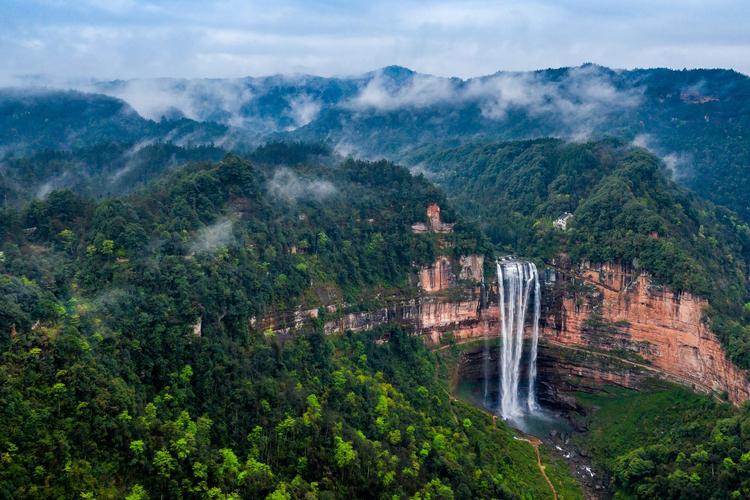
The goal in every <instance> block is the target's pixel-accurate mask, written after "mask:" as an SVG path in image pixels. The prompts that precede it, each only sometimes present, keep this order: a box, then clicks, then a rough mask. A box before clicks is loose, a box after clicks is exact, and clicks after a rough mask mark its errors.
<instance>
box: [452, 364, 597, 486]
mask: <svg viewBox="0 0 750 500" xmlns="http://www.w3.org/2000/svg"><path fill="white" fill-rule="evenodd" d="M455 391H456V396H457V397H458V398H459V399H461V400H463V401H466V402H467V403H470V404H472V405H474V406H477V407H479V408H484V409H485V410H487V411H488V412H490V413H492V414H494V415H497V416H498V418H499V419H502V416H501V412H500V408H499V405H498V401H499V398H498V396H499V394H497V392H495V393H491V394H490V395H489V400H490V401H494V404H490V405H485V404H484V401H485V397H486V396H485V393H484V384H483V383H482V381H479V380H474V381H471V380H466V379H463V378H462V379H461V380H460V381H459V383H458V386H457V387H456V388H455ZM503 421H504V422H505V424H506V425H508V426H509V427H511V428H512V429H515V430H517V431H519V432H521V433H523V434H525V435H529V436H533V437H536V438H538V439H539V440H540V441H542V443H543V444H544V445H545V446H546V447H547V448H548V449H549V450H551V451H552V453H553V454H555V455H556V456H558V457H560V458H563V459H564V460H565V461H566V462H567V463H568V465H569V467H570V470H571V473H572V474H573V475H574V477H575V478H576V479H577V480H578V482H579V483H580V484H581V486H582V487H583V489H584V491H585V494H586V498H587V499H606V498H610V495H609V494H608V492H607V489H606V486H605V481H604V478H603V477H600V476H599V475H598V474H597V473H596V472H595V471H594V470H593V469H592V466H591V462H590V460H589V459H588V457H587V456H586V455H585V453H583V452H582V450H580V449H578V448H577V447H576V446H574V445H573V444H572V442H571V437H572V436H573V434H574V433H575V432H576V430H575V429H574V427H573V426H572V425H571V424H570V422H569V421H568V420H567V418H566V416H565V415H564V414H563V413H560V412H558V411H556V410H553V409H549V408H545V407H544V406H539V407H537V409H536V410H535V411H533V412H523V413H521V414H520V415H517V416H514V417H512V418H507V419H503Z"/></svg>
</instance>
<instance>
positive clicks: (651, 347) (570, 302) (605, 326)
mask: <svg viewBox="0 0 750 500" xmlns="http://www.w3.org/2000/svg"><path fill="white" fill-rule="evenodd" d="M547 288H548V290H551V291H552V294H551V296H550V300H548V301H547V309H546V311H545V313H546V314H545V318H544V321H543V325H542V327H543V335H544V338H545V339H546V340H547V341H548V342H550V343H555V344H558V345H561V346H573V347H579V348H585V349H589V350H592V351H600V352H607V353H610V354H615V355H617V356H619V357H621V358H623V359H625V360H630V361H633V362H634V363H635V364H642V365H645V366H649V367H653V368H655V369H656V370H658V371H660V372H661V373H663V374H664V375H665V376H666V377H667V378H670V379H672V380H675V381H678V382H681V383H683V384H685V385H687V386H689V387H692V388H693V389H695V390H698V391H701V392H706V393H716V394H721V393H723V392H726V396H727V398H728V399H729V400H730V401H732V402H733V403H735V404H738V403H741V402H743V401H745V400H747V399H750V383H748V375H747V373H746V372H745V371H744V370H740V369H739V368H737V367H736V366H735V365H734V364H732V363H731V362H730V361H729V360H728V359H727V357H726V355H725V353H724V350H723V348H722V346H721V344H720V343H719V340H718V339H717V338H716V335H715V334H714V333H713V332H712V331H711V330H710V328H709V326H708V325H707V323H706V320H705V317H704V311H705V308H706V307H707V306H708V303H707V302H706V301H705V300H704V299H702V298H700V297H695V296H693V295H690V294H688V293H677V292H674V291H672V290H670V289H669V288H667V287H661V286H656V285H654V284H653V282H652V280H651V278H650V277H649V276H648V275H647V274H645V273H639V272H637V271H635V270H632V269H628V268H626V267H624V266H621V265H612V264H606V265H601V266H595V267H593V266H588V265H584V266H581V267H579V268H577V269H571V268H567V269H566V268H557V269H556V271H555V273H554V281H553V282H552V283H549V284H548V287H547ZM622 383H623V385H632V384H629V383H627V382H624V381H623V382H622Z"/></svg>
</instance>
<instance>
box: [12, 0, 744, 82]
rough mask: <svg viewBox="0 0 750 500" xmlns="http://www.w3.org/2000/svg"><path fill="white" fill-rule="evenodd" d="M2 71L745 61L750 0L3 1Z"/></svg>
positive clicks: (473, 71)
mask: <svg viewBox="0 0 750 500" xmlns="http://www.w3.org/2000/svg"><path fill="white" fill-rule="evenodd" d="M0 54H2V56H3V57H2V59H3V63H2V65H0V83H8V82H13V81H15V79H16V77H18V76H26V75H45V76H49V77H52V78H79V77H80V78H85V77H93V78H98V79H114V78H135V77H159V76H173V77H237V76H245V75H253V76H261V75H268V74H275V73H312V74H319V75H325V76H329V75H351V74H356V73H361V72H364V71H368V70H371V69H374V68H378V67H382V66H386V65H390V64H399V65H403V66H407V67H410V68H412V69H415V70H417V71H420V72H426V73H432V74H437V75H443V76H460V77H470V76H477V75H482V74H488V73H493V72H495V71H497V70H501V69H502V70H527V69H536V68H546V67H558V66H570V65H579V64H581V63H583V62H595V63H599V64H603V65H607V66H612V67H618V68H633V67H651V66H668V67H673V68H683V67H689V68H691V67H722V68H734V69H736V70H738V71H741V72H743V73H746V74H748V73H750V1H749V0H705V1H696V0H619V1H615V0H554V1H552V0H550V1H541V0H539V1H534V0H518V1H516V0H508V1H495V2H488V1H471V0H466V1H460V2H459V1H457V2H441V1H434V0H427V1H422V2H416V1H410V0H379V1H372V2H364V1H360V0H325V1H304V0H296V1H288V0H270V1H267V0H182V1H176V0H75V1H69V0H0Z"/></svg>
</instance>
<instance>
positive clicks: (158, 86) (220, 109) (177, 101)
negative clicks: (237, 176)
mask: <svg viewBox="0 0 750 500" xmlns="http://www.w3.org/2000/svg"><path fill="white" fill-rule="evenodd" d="M87 90H93V91H97V92H101V93H104V94H107V95H110V96H112V97H117V98H119V99H122V100H123V101H125V102H127V103H128V104H130V106H132V107H133V109H135V110H136V111H137V112H138V114H140V115H141V116H143V117H145V118H149V119H151V120H159V119H161V118H162V117H168V118H174V117H179V116H182V117H185V118H190V119H191V120H198V121H206V120H210V121H216V122H220V123H225V124H227V125H230V126H235V127H240V126H243V125H244V117H243V114H242V107H243V106H244V105H245V104H247V103H248V102H250V101H251V100H252V99H253V92H252V90H251V89H250V88H249V87H248V85H247V84H246V82H245V81H244V80H243V79H220V80H208V79H198V80H182V79H172V78H157V79H148V80H141V79H138V80H127V81H116V82H100V83H97V84H94V85H93V86H92V87H91V88H88V89H87Z"/></svg>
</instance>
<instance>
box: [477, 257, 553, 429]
mask: <svg viewBox="0 0 750 500" xmlns="http://www.w3.org/2000/svg"><path fill="white" fill-rule="evenodd" d="M497 284H498V308H499V309H500V346H499V347H500V359H499V367H498V368H499V374H498V389H499V394H500V404H499V409H500V415H501V416H502V417H503V418H506V419H507V418H513V417H518V416H520V415H521V414H523V413H524V411H528V412H534V411H535V410H536V409H537V403H536V392H535V387H534V385H535V382H536V357H537V347H538V344H539V314H540V298H541V293H540V290H539V275H538V273H537V270H536V266H535V265H534V264H533V263H531V262H522V261H517V260H503V261H498V262H497ZM532 289H533V292H534V294H533V300H534V317H533V322H532V333H531V350H530V353H529V364H528V392H527V394H526V402H525V404H524V405H522V403H521V401H520V399H521V398H520V395H519V392H518V389H519V385H520V381H521V357H522V355H523V334H524V324H525V320H526V311H527V309H528V306H529V299H530V298H531V292H532ZM484 358H485V363H484V367H483V368H484V375H485V377H484V399H485V401H484V403H485V405H488V400H487V398H488V394H489V390H488V389H489V339H488V338H487V337H485V356H484Z"/></svg>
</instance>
